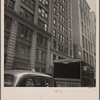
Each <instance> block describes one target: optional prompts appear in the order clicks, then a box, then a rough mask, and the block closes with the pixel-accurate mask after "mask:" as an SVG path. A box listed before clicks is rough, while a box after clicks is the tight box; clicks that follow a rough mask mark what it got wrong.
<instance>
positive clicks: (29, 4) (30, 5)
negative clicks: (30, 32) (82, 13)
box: [22, 0, 35, 10]
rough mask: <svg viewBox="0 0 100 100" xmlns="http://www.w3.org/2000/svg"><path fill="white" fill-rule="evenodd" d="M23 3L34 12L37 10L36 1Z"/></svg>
mask: <svg viewBox="0 0 100 100" xmlns="http://www.w3.org/2000/svg"><path fill="white" fill-rule="evenodd" d="M22 2H23V3H25V4H26V5H27V6H28V7H30V8H31V9H32V10H34V9H35V0H22Z"/></svg>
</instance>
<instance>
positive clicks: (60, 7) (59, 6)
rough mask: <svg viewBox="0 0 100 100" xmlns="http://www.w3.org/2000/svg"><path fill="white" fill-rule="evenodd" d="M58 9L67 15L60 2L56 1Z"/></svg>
mask: <svg viewBox="0 0 100 100" xmlns="http://www.w3.org/2000/svg"><path fill="white" fill-rule="evenodd" d="M58 9H59V10H60V11H61V12H63V14H64V15H65V16H66V15H67V10H66V9H65V8H64V7H63V6H62V5H61V4H60V3H58Z"/></svg>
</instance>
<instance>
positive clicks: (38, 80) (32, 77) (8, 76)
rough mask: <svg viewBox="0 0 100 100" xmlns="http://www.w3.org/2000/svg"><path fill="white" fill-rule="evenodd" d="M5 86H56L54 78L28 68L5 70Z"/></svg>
mask: <svg viewBox="0 0 100 100" xmlns="http://www.w3.org/2000/svg"><path fill="white" fill-rule="evenodd" d="M4 86H5V87H56V82H55V79H54V78H53V77H51V76H49V75H46V74H43V73H38V72H34V71H30V70H6V71H5V72H4Z"/></svg>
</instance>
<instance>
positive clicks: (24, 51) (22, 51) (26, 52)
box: [15, 42, 30, 58]
mask: <svg viewBox="0 0 100 100" xmlns="http://www.w3.org/2000/svg"><path fill="white" fill-rule="evenodd" d="M15 55H16V56H18V57H22V58H30V46H27V45H24V44H22V43H19V42H17V43H16V47H15Z"/></svg>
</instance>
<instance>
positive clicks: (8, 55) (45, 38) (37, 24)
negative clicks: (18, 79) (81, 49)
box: [4, 0, 73, 73]
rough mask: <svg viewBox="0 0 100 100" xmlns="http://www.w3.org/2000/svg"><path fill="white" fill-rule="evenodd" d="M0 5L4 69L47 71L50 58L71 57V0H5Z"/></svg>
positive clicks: (50, 65) (50, 67)
mask: <svg viewBox="0 0 100 100" xmlns="http://www.w3.org/2000/svg"><path fill="white" fill-rule="evenodd" d="M4 4H5V8H4V10H5V13H4V18H5V19H4V50H5V52H4V65H5V70H6V69H13V68H15V69H32V70H36V71H38V72H43V73H51V72H52V65H53V60H56V59H63V58H68V57H73V38H72V37H73V35H72V9H71V7H72V5H71V4H72V3H71V0H5V2H4ZM52 59H53V60H52Z"/></svg>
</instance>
